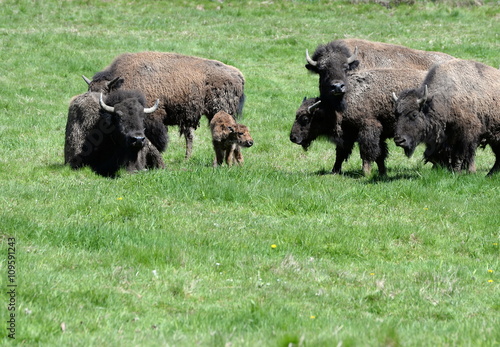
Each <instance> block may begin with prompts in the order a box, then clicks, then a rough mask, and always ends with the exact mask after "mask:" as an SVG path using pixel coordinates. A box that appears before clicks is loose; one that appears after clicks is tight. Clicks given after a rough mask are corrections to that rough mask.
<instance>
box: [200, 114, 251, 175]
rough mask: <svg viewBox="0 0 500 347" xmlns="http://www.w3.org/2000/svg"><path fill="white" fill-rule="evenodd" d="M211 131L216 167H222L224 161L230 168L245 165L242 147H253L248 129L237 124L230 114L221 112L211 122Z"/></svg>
mask: <svg viewBox="0 0 500 347" xmlns="http://www.w3.org/2000/svg"><path fill="white" fill-rule="evenodd" d="M210 131H211V133H212V143H213V145H214V150H215V159H214V167H216V166H218V165H222V163H223V161H224V160H225V161H226V164H227V165H229V166H231V165H232V164H233V163H236V164H243V155H242V154H241V147H251V146H252V145H253V139H252V137H251V136H250V132H249V130H248V128H247V127H246V126H245V125H243V124H237V123H236V122H235V120H234V118H233V117H232V116H231V115H230V114H228V113H226V112H224V111H220V112H218V113H216V114H215V115H214V117H213V118H212V120H211V121H210Z"/></svg>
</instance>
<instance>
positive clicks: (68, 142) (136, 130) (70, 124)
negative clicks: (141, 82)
mask: <svg viewBox="0 0 500 347" xmlns="http://www.w3.org/2000/svg"><path fill="white" fill-rule="evenodd" d="M145 103H146V101H145V98H144V96H143V95H142V94H141V93H140V92H137V91H128V90H117V91H114V92H112V93H110V94H109V95H108V96H107V98H106V101H103V98H102V94H101V93H95V92H87V93H84V94H81V95H78V96H76V97H74V98H73V100H72V101H71V103H70V106H69V111H68V120H67V123H66V139H65V145H64V159H65V163H66V164H69V165H70V166H71V167H72V168H73V169H77V168H80V167H83V166H90V167H91V168H92V169H93V170H94V171H95V172H96V173H98V174H100V175H102V176H107V177H115V176H116V173H117V171H118V170H119V169H120V168H121V167H125V168H126V169H127V170H128V171H138V170H144V169H146V168H163V167H164V166H165V165H164V163H163V158H162V156H161V154H160V150H164V149H165V147H166V145H167V141H168V134H167V132H166V128H165V126H164V125H163V123H161V122H158V121H156V120H155V119H148V120H145V114H149V113H152V112H154V111H155V110H156V109H157V108H158V103H156V104H155V105H154V106H153V107H151V108H145V107H144V105H145ZM146 134H150V136H154V138H153V137H151V138H148V137H146Z"/></svg>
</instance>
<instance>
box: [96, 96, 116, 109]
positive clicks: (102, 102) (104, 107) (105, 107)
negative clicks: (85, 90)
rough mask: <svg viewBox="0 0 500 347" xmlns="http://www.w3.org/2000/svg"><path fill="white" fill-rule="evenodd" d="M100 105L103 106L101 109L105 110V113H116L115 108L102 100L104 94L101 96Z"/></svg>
mask: <svg viewBox="0 0 500 347" xmlns="http://www.w3.org/2000/svg"><path fill="white" fill-rule="evenodd" d="M99 105H101V107H102V108H103V109H104V110H105V111H108V112H111V113H114V112H115V108H114V107H111V106H108V105H106V104H105V103H104V101H103V100H102V93H101V95H99Z"/></svg>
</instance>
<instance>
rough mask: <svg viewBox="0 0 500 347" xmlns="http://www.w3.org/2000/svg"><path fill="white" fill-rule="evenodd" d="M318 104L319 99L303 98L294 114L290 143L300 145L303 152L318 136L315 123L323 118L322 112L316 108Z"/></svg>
mask: <svg viewBox="0 0 500 347" xmlns="http://www.w3.org/2000/svg"><path fill="white" fill-rule="evenodd" d="M319 103H320V99H319V98H310V99H307V98H304V100H303V101H302V105H300V107H299V109H298V110H297V112H296V116H295V122H294V123H293V126H292V130H291V132H290V141H292V142H293V143H296V144H298V145H301V146H302V148H303V149H304V150H307V149H308V148H309V146H310V145H311V142H312V141H314V140H315V139H316V138H317V137H318V135H319V132H318V131H317V130H318V129H317V128H318V125H317V123H316V121H317V120H319V118H321V117H322V116H323V112H322V111H320V110H319V109H318V108H317V107H318V105H319Z"/></svg>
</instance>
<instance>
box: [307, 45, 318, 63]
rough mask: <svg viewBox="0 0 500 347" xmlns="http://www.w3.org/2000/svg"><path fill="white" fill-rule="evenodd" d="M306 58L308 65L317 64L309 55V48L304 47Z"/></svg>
mask: <svg viewBox="0 0 500 347" xmlns="http://www.w3.org/2000/svg"><path fill="white" fill-rule="evenodd" d="M306 60H307V62H308V63H309V65H312V66H316V65H318V62H317V61H315V60H312V58H311V57H310V56H309V50H307V49H306Z"/></svg>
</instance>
